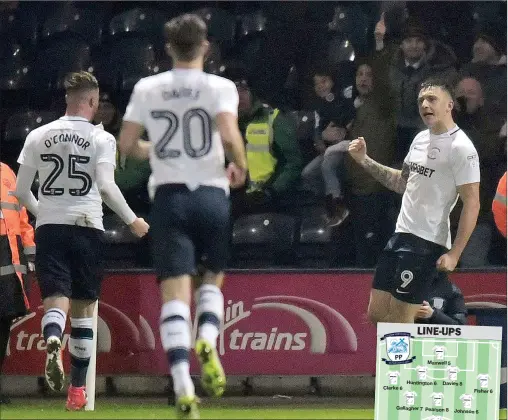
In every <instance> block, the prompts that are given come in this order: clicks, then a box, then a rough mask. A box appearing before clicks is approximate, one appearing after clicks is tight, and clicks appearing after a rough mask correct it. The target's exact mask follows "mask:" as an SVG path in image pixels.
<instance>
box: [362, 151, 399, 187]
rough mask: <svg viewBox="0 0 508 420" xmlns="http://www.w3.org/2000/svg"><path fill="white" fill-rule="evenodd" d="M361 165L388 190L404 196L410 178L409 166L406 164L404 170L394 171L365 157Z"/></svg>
mask: <svg viewBox="0 0 508 420" xmlns="http://www.w3.org/2000/svg"><path fill="white" fill-rule="evenodd" d="M360 165H361V166H362V167H363V168H364V169H365V170H366V171H367V172H368V173H369V174H371V175H372V176H373V177H374V179H375V180H376V181H378V182H379V183H381V184H382V185H384V186H385V187H386V188H388V189H390V190H392V191H395V192H396V193H399V194H404V191H406V184H407V179H408V178H409V166H408V165H407V164H406V163H404V164H403V166H402V170H399V169H393V168H389V167H388V166H384V165H381V164H380V163H378V162H376V161H375V160H374V159H372V158H370V157H368V156H365V159H364V160H363V162H362V163H360Z"/></svg>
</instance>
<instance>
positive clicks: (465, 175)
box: [451, 141, 480, 187]
mask: <svg viewBox="0 0 508 420" xmlns="http://www.w3.org/2000/svg"><path fill="white" fill-rule="evenodd" d="M451 156H452V172H453V177H454V178H455V185H456V186H457V187H458V186H460V185H464V184H472V183H474V182H480V161H479V159H478V153H477V152H476V149H475V147H474V146H473V143H472V142H470V141H463V142H457V144H453V145H452V154H451Z"/></svg>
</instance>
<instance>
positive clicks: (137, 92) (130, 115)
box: [123, 82, 145, 126]
mask: <svg viewBox="0 0 508 420" xmlns="http://www.w3.org/2000/svg"><path fill="white" fill-rule="evenodd" d="M143 109H144V106H143V94H142V89H141V87H140V82H138V83H136V85H135V86H134V89H133V90H132V94H131V98H130V100H129V104H128V105H127V109H126V110H125V114H124V116H123V120H124V121H130V122H133V123H137V124H140V125H143V126H144V125H145V123H144V112H143Z"/></svg>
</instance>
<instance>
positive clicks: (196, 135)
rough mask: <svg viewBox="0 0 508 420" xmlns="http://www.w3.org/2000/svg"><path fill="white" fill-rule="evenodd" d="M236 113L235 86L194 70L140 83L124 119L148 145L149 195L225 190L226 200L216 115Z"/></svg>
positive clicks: (169, 74)
mask: <svg viewBox="0 0 508 420" xmlns="http://www.w3.org/2000/svg"><path fill="white" fill-rule="evenodd" d="M222 112H228V113H231V114H234V115H237V113H238V92H237V90H236V86H235V84H234V83H233V82H232V81H230V80H228V79H225V78H223V77H219V76H215V75H211V74H207V73H204V72H203V71H201V70H198V69H173V70H171V71H168V72H165V73H161V74H158V75H155V76H150V77H146V78H144V79H141V80H140V81H139V82H138V83H137V84H136V86H135V87H134V90H133V92H132V96H131V99H130V102H129V105H128V106H127V110H126V112H125V115H124V117H123V119H124V121H131V122H134V123H137V124H140V125H142V126H143V127H145V129H146V131H147V132H148V138H149V140H150V142H151V149H150V166H151V168H152V176H151V179H150V183H149V186H150V188H151V190H152V191H151V195H153V190H154V189H156V188H157V187H158V186H159V185H163V184H169V183H178V184H186V185H187V187H188V188H189V189H190V190H195V189H196V188H198V187H199V186H200V185H209V186H214V187H219V188H223V189H224V190H225V191H226V193H228V194H229V181H228V179H227V176H226V171H225V167H224V163H225V158H224V149H223V146H222V141H221V138H220V135H219V132H218V129H217V126H216V124H215V118H216V116H217V114H219V113H222Z"/></svg>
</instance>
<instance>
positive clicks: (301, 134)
mask: <svg viewBox="0 0 508 420" xmlns="http://www.w3.org/2000/svg"><path fill="white" fill-rule="evenodd" d="M295 118H296V120H297V127H296V139H297V141H298V144H299V146H300V151H301V152H302V155H303V159H304V162H305V163H306V164H307V163H309V162H310V161H311V160H312V159H314V157H316V150H315V147H314V135H315V126H316V114H315V113H314V111H295Z"/></svg>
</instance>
